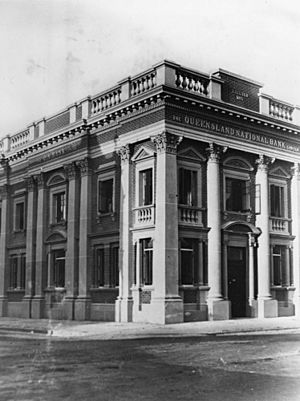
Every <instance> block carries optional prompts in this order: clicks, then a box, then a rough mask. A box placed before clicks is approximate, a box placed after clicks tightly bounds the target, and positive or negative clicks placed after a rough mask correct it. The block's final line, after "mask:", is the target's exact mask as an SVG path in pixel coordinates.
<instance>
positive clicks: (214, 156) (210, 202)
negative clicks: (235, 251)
mask: <svg viewBox="0 0 300 401" xmlns="http://www.w3.org/2000/svg"><path fill="white" fill-rule="evenodd" d="M223 151H224V149H223V148H222V147H220V146H217V145H215V144H213V143H212V144H210V146H209V148H208V161H207V225H208V227H209V228H210V230H209V232H208V285H209V287H210V290H209V293H208V299H207V303H208V318H209V320H222V319H229V309H230V308H229V301H227V300H224V298H223V294H222V241H221V211H220V205H221V193H220V156H221V154H222V152H223Z"/></svg>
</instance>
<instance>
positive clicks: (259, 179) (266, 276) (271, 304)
mask: <svg viewBox="0 0 300 401" xmlns="http://www.w3.org/2000/svg"><path fill="white" fill-rule="evenodd" d="M273 161H274V160H273V159H271V158H269V157H266V156H264V155H260V156H259V158H258V159H257V161H256V164H257V172H256V185H259V186H260V213H259V214H257V217H256V225H257V226H258V227H259V228H260V229H261V235H260V237H259V240H258V245H259V247H258V251H257V274H258V294H257V303H256V305H257V315H258V317H259V318H264V317H276V316H278V305H277V301H276V300H274V299H272V296H271V291H270V284H271V276H270V234H269V183H268V170H269V165H270V164H271V163H273ZM253 304H254V303H253Z"/></svg>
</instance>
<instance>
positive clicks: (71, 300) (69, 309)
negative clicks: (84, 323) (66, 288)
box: [62, 297, 76, 320]
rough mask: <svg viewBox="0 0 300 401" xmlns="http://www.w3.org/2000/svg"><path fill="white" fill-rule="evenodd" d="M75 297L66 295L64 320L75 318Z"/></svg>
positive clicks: (63, 311) (63, 310)
mask: <svg viewBox="0 0 300 401" xmlns="http://www.w3.org/2000/svg"><path fill="white" fill-rule="evenodd" d="M75 301H76V299H75V297H65V298H64V301H63V305H62V315H63V319H64V320H74V314H75Z"/></svg>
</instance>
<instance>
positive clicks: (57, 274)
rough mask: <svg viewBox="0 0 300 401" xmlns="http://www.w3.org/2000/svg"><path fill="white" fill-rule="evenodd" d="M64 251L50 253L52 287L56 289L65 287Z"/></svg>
mask: <svg viewBox="0 0 300 401" xmlns="http://www.w3.org/2000/svg"><path fill="white" fill-rule="evenodd" d="M65 259H66V257H65V250H64V249H59V250H55V251H53V252H52V285H54V287H56V288H63V287H64V286H65Z"/></svg>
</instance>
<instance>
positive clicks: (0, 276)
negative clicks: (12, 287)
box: [0, 184, 10, 317]
mask: <svg viewBox="0 0 300 401" xmlns="http://www.w3.org/2000/svg"><path fill="white" fill-rule="evenodd" d="M9 190H10V188H9V185H8V184H5V185H3V186H2V188H1V199H2V201H1V235H0V317H2V316H7V296H6V290H7V287H8V277H9V274H8V272H9V271H8V251H7V243H8V235H9V229H10V228H9V216H10V193H9Z"/></svg>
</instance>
